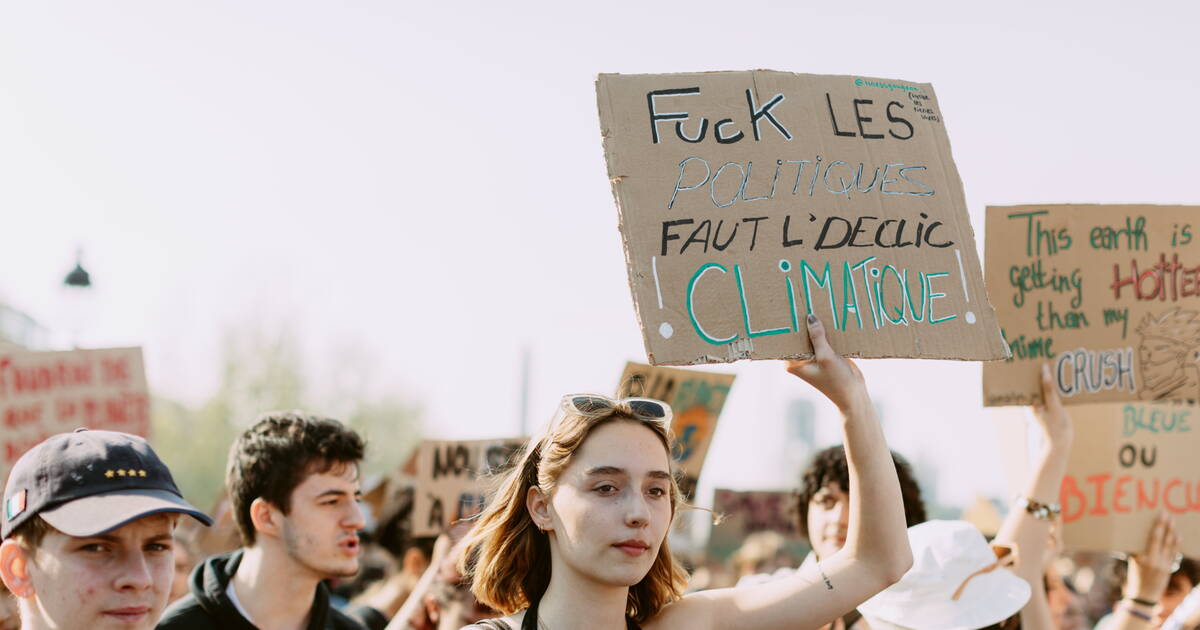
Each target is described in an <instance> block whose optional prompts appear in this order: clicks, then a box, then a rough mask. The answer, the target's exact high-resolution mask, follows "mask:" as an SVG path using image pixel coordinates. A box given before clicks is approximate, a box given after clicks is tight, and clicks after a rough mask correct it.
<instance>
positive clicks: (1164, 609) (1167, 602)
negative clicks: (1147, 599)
mask: <svg viewBox="0 0 1200 630" xmlns="http://www.w3.org/2000/svg"><path fill="white" fill-rule="evenodd" d="M1195 586H1196V585H1195V584H1192V581H1191V580H1190V579H1188V576H1186V575H1184V574H1183V573H1176V574H1175V575H1172V576H1171V581H1170V582H1168V583H1167V590H1166V592H1164V593H1163V596H1162V598H1161V599H1159V602H1158V605H1157V606H1155V607H1154V627H1155V628H1157V627H1159V626H1161V625H1162V623H1163V622H1164V621H1166V620H1167V617H1170V616H1171V613H1173V612H1175V609H1176V608H1178V607H1179V604H1181V603H1183V598H1185V597H1187V594H1188V593H1190V592H1191V591H1192V588H1193V587H1195Z"/></svg>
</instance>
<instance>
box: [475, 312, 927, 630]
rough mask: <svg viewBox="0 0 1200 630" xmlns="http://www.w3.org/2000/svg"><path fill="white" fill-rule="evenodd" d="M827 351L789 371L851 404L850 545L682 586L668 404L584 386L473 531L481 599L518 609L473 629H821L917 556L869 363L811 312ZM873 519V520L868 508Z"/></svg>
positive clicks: (812, 327) (813, 328)
mask: <svg viewBox="0 0 1200 630" xmlns="http://www.w3.org/2000/svg"><path fill="white" fill-rule="evenodd" d="M809 333H810V336H811V338H812V342H813V348H814V350H815V354H816V358H815V359H813V360H811V361H803V362H794V363H791V364H789V365H788V371H789V372H791V373H792V374H795V375H796V376H799V377H800V378H801V379H803V380H805V381H806V382H808V383H809V384H811V385H812V386H813V387H815V388H817V390H818V391H820V392H821V393H822V394H824V395H825V396H826V397H828V398H829V399H830V400H831V401H832V402H833V403H834V404H836V405H837V406H838V408H839V409H840V410H841V412H842V414H843V417H844V423H843V429H844V432H845V444H846V451H847V456H848V460H849V462H850V485H851V488H852V493H853V496H854V497H855V500H854V501H853V502H852V503H851V505H850V511H851V514H850V525H849V531H848V532H847V537H846V544H845V546H844V547H843V549H842V551H840V552H838V553H836V554H833V555H832V556H830V557H828V558H822V560H821V562H820V563H819V564H817V565H814V566H813V568H812V569H811V570H810V571H807V572H802V573H799V574H797V575H796V576H794V577H793V578H792V579H787V580H779V581H775V582H771V583H768V584H763V585H759V586H754V587H743V588H736V589H721V590H713V591H704V592H699V593H693V594H690V595H687V596H683V595H682V593H683V591H684V588H685V585H686V574H685V573H684V571H683V570H682V569H681V568H680V567H679V565H678V564H676V563H675V561H674V559H673V558H672V557H671V551H670V549H669V548H668V544H667V532H668V531H669V530H670V527H671V523H672V520H673V518H674V516H675V512H676V509H677V508H678V506H679V505H680V498H679V496H680V495H679V489H678V487H677V486H676V485H675V478H674V476H673V475H672V473H671V449H670V447H671V444H670V442H671V437H670V432H669V426H670V424H669V422H670V418H671V411H670V408H669V407H667V406H666V405H665V404H664V403H661V402H658V401H654V400H649V399H625V400H612V399H609V398H606V397H603V396H595V395H575V396H567V397H565V398H564V399H563V403H562V406H563V412H562V413H560V414H559V417H558V419H557V421H556V422H553V423H551V425H550V427H549V428H548V429H547V431H546V432H545V433H544V434H543V435H542V436H541V437H539V438H535V439H534V440H532V441H531V442H530V444H529V447H528V449H527V451H526V452H525V454H524V456H523V457H522V458H521V460H520V462H519V464H518V465H517V466H516V467H515V468H514V469H513V470H512V471H510V473H509V474H508V475H507V476H506V477H505V478H504V479H503V481H502V484H501V486H500V488H499V491H498V495H497V496H496V497H494V498H493V500H492V501H491V502H490V504H489V507H488V508H487V509H486V510H485V511H484V513H483V514H482V515H481V516H480V518H479V522H478V524H477V525H476V526H475V528H474V530H473V531H472V533H471V537H470V538H469V539H468V541H467V547H466V551H465V553H464V554H463V565H464V566H463V568H464V573H465V574H466V575H470V576H472V578H473V581H474V584H473V590H474V592H475V594H476V596H477V597H478V598H479V600H480V601H481V602H484V603H485V604H488V605H490V606H491V607H493V608H495V609H497V610H500V611H502V612H504V613H506V614H507V615H508V616H507V617H504V618H502V619H498V620H490V621H487V622H483V623H481V624H476V625H474V626H469V627H472V628H493V629H507V630H526V629H529V630H533V629H545V630H567V629H575V628H600V629H611V630H618V629H623V628H646V629H647V630H652V629H673V628H678V629H680V630H704V629H707V628H714V629H715V628H734V627H736V628H740V629H743V630H755V629H760V628H761V629H764V630H766V629H773V628H779V629H781V630H782V629H785V628H786V629H788V630H793V629H796V628H819V627H820V626H822V625H824V624H827V623H829V622H830V621H832V620H833V619H836V618H837V617H838V616H839V615H841V614H843V613H845V612H846V611H848V610H852V609H853V608H854V607H855V606H857V605H858V604H859V603H861V602H862V601H864V600H866V599H867V598H869V597H871V596H872V595H874V594H875V593H877V592H879V591H881V590H883V589H884V588H885V587H887V586H888V585H889V584H892V583H894V582H896V581H897V580H899V579H900V577H901V576H902V575H904V573H905V571H907V570H908V568H909V567H910V566H911V565H912V552H911V551H910V548H909V545H908V538H907V536H906V532H905V521H904V508H903V503H902V501H901V495H900V487H899V483H898V482H897V480H896V468H895V465H894V464H893V463H892V457H891V453H890V452H889V451H888V448H887V445H886V444H885V443H884V438H883V431H882V430H881V429H880V427H879V422H878V421H877V419H876V417H875V411H874V407H873V405H872V404H871V401H870V398H869V397H868V395H867V390H866V386H865V384H864V383H863V378H862V373H861V372H859V371H858V368H857V367H855V366H854V364H853V363H851V362H850V361H847V360H846V359H843V358H842V357H840V356H838V355H837V354H836V353H835V352H834V351H833V348H831V347H830V345H829V343H828V342H827V341H826V338H825V330H824V328H823V327H822V325H821V323H820V322H819V321H817V320H816V319H815V318H812V317H810V318H809ZM868 514H869V515H870V518H866V515H868Z"/></svg>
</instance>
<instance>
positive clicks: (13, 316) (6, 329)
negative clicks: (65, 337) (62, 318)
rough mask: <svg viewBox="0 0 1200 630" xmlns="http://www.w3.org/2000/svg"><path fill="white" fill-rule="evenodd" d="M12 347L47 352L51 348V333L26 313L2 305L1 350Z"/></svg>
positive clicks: (0, 309) (0, 306)
mask: <svg viewBox="0 0 1200 630" xmlns="http://www.w3.org/2000/svg"><path fill="white" fill-rule="evenodd" d="M10 346H17V347H19V348H26V349H29V350H46V349H48V348H49V347H50V331H49V330H48V329H46V327H44V326H42V325H41V324H39V323H37V320H35V319H33V318H32V317H30V316H28V315H26V314H25V313H22V312H21V311H18V310H17V309H15V308H12V307H11V306H8V305H7V304H3V303H0V348H4V347H10Z"/></svg>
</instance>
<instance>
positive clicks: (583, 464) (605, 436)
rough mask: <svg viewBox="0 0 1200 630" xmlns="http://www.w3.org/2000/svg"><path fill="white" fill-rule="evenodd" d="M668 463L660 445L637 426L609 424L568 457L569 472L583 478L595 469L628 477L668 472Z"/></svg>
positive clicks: (624, 422) (650, 432)
mask: <svg viewBox="0 0 1200 630" xmlns="http://www.w3.org/2000/svg"><path fill="white" fill-rule="evenodd" d="M670 467H671V460H670V457H668V455H667V449H666V448H665V447H664V446H663V444H662V441H661V440H660V439H659V438H658V436H657V435H656V434H655V433H654V431H653V430H651V429H650V428H649V427H645V426H642V425H641V424H640V423H637V422H630V421H623V420H618V421H612V422H607V423H605V424H602V425H600V426H598V427H596V428H594V429H592V431H591V433H589V434H588V436H587V439H585V440H584V441H583V444H582V445H581V446H580V447H579V449H578V450H576V451H575V453H574V454H573V455H572V457H571V465H570V470H571V471H572V472H574V473H576V474H579V475H583V474H586V472H587V471H589V470H594V469H598V468H619V469H621V470H623V471H625V472H626V473H627V474H630V475H637V476H642V475H646V474H649V473H650V472H652V471H667V472H669V471H670Z"/></svg>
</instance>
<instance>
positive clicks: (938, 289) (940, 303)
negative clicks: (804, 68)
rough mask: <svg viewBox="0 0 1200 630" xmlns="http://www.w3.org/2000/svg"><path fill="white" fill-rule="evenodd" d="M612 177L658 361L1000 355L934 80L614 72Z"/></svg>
mask: <svg viewBox="0 0 1200 630" xmlns="http://www.w3.org/2000/svg"><path fill="white" fill-rule="evenodd" d="M596 91H597V97H598V102H599V109H600V125H601V131H602V135H603V137H604V154H605V158H606V160H607V162H608V174H609V178H610V180H611V182H612V186H613V194H614V196H615V197H616V202H617V209H618V212H619V215H620V228H621V236H622V240H623V242H624V246H625V260H626V263H627V270H628V273H629V283H630V287H631V290H632V292H633V300H634V306H635V308H636V310H637V315H638V320H639V322H640V324H641V327H642V335H643V338H644V341H645V345H646V354H647V356H648V357H649V360H650V363H652V364H654V365H692V364H699V363H720V362H729V361H735V360H738V359H771V358H801V357H807V356H811V353H812V349H811V347H810V345H809V342H808V334H807V331H806V330H805V325H804V322H805V318H806V317H807V315H808V314H809V313H815V314H816V315H817V316H818V317H820V318H821V320H822V321H823V322H824V323H825V324H826V328H827V329H828V330H829V336H830V339H831V341H832V344H833V346H834V348H836V349H837V350H838V351H839V352H841V353H842V354H844V355H847V356H858V357H917V358H936V359H971V360H990V359H1002V358H1004V357H1005V356H1006V348H1005V346H1004V344H1003V342H1002V340H1001V339H1000V335H999V329H998V328H997V325H996V320H995V317H994V314H993V312H992V308H991V306H990V305H989V304H988V301H987V296H986V295H985V293H984V289H983V277H982V274H981V272H980V267H979V260H978V256H977V255H976V250H975V237H974V232H973V231H972V229H971V224H970V221H969V219H968V216H967V210H966V203H965V200H964V196H963V190H962V182H961V180H960V179H959V176H958V171H957V170H956V169H955V166H954V162H953V160H951V158H950V141H949V139H948V137H947V136H946V129H945V127H943V124H942V113H941V108H940V107H939V106H938V103H937V98H936V96H935V95H934V93H933V87H932V86H931V85H929V84H927V83H910V82H907V81H890V80H879V79H868V78H864V77H853V76H818V75H809V74H792V73H788V72H771V71H748V72H709V73H691V74H660V75H616V74H602V75H600V77H599V80H598V81H597V83H596Z"/></svg>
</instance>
